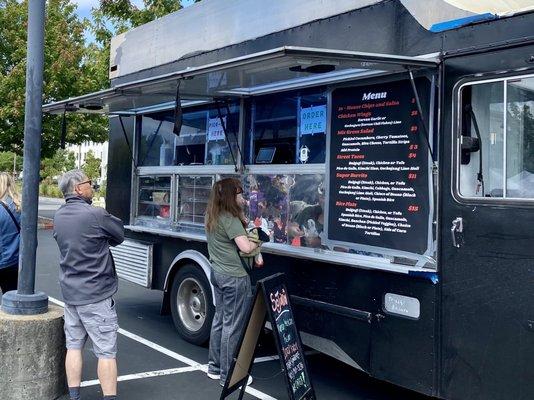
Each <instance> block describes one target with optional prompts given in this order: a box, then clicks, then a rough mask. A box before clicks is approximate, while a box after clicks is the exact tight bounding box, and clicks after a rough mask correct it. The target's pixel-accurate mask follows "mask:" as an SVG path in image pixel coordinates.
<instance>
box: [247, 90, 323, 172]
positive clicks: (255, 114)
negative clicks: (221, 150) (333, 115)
mask: <svg viewBox="0 0 534 400" xmlns="http://www.w3.org/2000/svg"><path fill="white" fill-rule="evenodd" d="M248 115H249V117H250V119H249V126H250V128H249V129H247V131H248V132H249V135H248V140H247V150H248V151H247V155H248V157H247V160H248V161H247V163H248V164H317V163H324V162H325V144H326V141H325V140H326V139H325V138H326V93H325V90H324V89H314V90H313V91H293V92H284V93H277V94H273V95H269V96H262V97H258V98H255V99H253V100H252V101H251V102H250V103H249V107H248Z"/></svg>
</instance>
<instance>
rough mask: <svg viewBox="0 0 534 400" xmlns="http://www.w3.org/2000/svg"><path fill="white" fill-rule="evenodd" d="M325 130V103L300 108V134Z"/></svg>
mask: <svg viewBox="0 0 534 400" xmlns="http://www.w3.org/2000/svg"><path fill="white" fill-rule="evenodd" d="M325 131H326V105H324V106H314V107H306V108H301V109H300V135H301V136H302V135H311V134H314V133H323V132H325Z"/></svg>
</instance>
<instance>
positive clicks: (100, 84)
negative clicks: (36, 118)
mask: <svg viewBox="0 0 534 400" xmlns="http://www.w3.org/2000/svg"><path fill="white" fill-rule="evenodd" d="M27 2H28V0H23V1H20V0H0V98H1V99H2V102H0V151H14V152H17V153H18V154H21V153H22V142H23V134H22V133H23V131H24V96H25V73H26V35H27ZM75 11H76V5H75V4H74V3H73V2H72V0H48V1H47V8H46V28H45V49H44V54H45V69H44V84H43V102H44V103H48V102H52V101H57V100H61V99H65V98H68V97H73V96H78V95H81V94H84V93H88V92H93V91H97V90H100V89H102V88H104V87H106V86H107V85H108V82H107V78H104V76H106V75H105V73H103V72H102V70H103V68H104V67H103V65H102V64H103V62H102V61H101V59H102V58H103V56H102V55H100V54H99V50H98V49H96V48H94V46H91V45H90V46H86V44H85V38H84V31H85V29H87V28H88V27H89V22H88V21H87V20H81V19H80V18H78V17H77V16H76V13H75ZM95 60H97V61H99V62H98V63H96V62H95ZM95 68H96V69H97V71H95ZM105 70H106V71H107V67H106V68H105ZM75 118H76V119H75V121H76V123H75V124H74V123H69V124H67V127H68V128H67V141H68V142H69V143H82V142H84V141H87V140H91V141H97V142H98V141H100V142H101V141H104V140H105V139H106V138H107V122H106V120H105V118H102V117H99V116H76V117H75ZM67 119H68V121H74V117H73V116H68V118H67ZM60 135H61V118H60V117H57V116H52V115H44V116H43V133H42V156H43V157H44V158H51V157H53V155H54V152H55V151H56V149H57V148H58V147H59V143H60Z"/></svg>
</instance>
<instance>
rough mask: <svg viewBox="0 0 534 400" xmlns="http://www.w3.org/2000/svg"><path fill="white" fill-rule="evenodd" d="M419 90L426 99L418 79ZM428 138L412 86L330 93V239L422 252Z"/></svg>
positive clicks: (380, 86)
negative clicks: (426, 137)
mask: <svg viewBox="0 0 534 400" xmlns="http://www.w3.org/2000/svg"><path fill="white" fill-rule="evenodd" d="M418 91H419V95H420V98H421V99H426V98H428V92H429V85H428V83H426V81H424V80H421V81H418ZM424 135H425V132H424V128H423V126H422V123H421V118H420V115H419V111H418V109H417V105H416V100H415V97H414V93H413V90H412V86H411V83H410V81H408V80H402V81H395V82H388V83H383V84H377V85H370V86H359V87H347V88H340V89H336V90H334V91H333V93H332V114H331V135H330V160H329V196H330V197H329V204H330V206H329V210H328V227H327V235H328V240H329V241H332V242H338V243H340V242H342V243H348V244H349V245H350V244H352V243H354V244H360V245H367V246H376V247H381V248H388V249H395V250H401V251H406V252H410V253H416V254H424V253H425V251H426V250H427V247H428V224H429V209H430V206H429V204H430V202H429V175H428V174H429V172H428V154H429V152H428V145H427V142H426V139H425V136H424ZM355 247H357V246H355Z"/></svg>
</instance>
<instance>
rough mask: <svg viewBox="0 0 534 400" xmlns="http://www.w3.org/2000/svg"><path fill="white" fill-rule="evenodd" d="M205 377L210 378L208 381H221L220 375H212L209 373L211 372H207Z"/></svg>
mask: <svg viewBox="0 0 534 400" xmlns="http://www.w3.org/2000/svg"><path fill="white" fill-rule="evenodd" d="M207 375H208V378H210V379H214V380H215V379H216V380H220V379H221V374H213V373H211V372H208V374H207Z"/></svg>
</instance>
